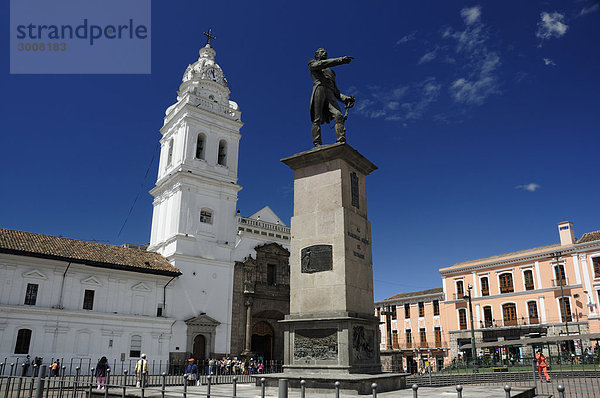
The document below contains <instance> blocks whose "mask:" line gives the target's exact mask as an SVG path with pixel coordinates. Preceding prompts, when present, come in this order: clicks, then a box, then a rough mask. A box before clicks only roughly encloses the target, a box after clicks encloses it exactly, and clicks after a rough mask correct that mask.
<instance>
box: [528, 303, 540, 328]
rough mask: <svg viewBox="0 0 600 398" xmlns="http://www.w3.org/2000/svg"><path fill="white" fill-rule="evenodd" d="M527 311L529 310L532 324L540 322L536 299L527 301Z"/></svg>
mask: <svg viewBox="0 0 600 398" xmlns="http://www.w3.org/2000/svg"><path fill="white" fill-rule="evenodd" d="M527 311H528V312H529V323H530V324H535V323H540V320H539V319H538V310H537V303H536V302H535V301H529V302H528V303H527Z"/></svg>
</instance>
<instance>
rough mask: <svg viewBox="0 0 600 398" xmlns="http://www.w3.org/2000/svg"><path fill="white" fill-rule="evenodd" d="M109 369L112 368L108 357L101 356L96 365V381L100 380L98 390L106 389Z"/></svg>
mask: <svg viewBox="0 0 600 398" xmlns="http://www.w3.org/2000/svg"><path fill="white" fill-rule="evenodd" d="M108 369H110V365H109V364H108V359H106V357H102V358H100V360H99V361H98V364H97V365H96V371H95V374H94V375H95V376H96V381H97V382H98V388H97V389H98V390H104V389H106V375H107V373H108Z"/></svg>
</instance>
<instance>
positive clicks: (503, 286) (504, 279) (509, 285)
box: [500, 273, 515, 293]
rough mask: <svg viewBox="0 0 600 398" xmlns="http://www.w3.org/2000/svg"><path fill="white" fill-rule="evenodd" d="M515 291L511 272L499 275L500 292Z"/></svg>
mask: <svg viewBox="0 0 600 398" xmlns="http://www.w3.org/2000/svg"><path fill="white" fill-rule="evenodd" d="M514 291H515V288H514V287H513V277H512V274H509V273H505V274H501V275H500V293H512V292H514Z"/></svg>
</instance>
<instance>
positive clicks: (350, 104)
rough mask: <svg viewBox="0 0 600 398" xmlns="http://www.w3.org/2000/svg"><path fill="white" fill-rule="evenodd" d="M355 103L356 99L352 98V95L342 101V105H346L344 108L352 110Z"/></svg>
mask: <svg viewBox="0 0 600 398" xmlns="http://www.w3.org/2000/svg"><path fill="white" fill-rule="evenodd" d="M355 102H356V98H354V96H353V95H351V96H349V97H346V98H345V99H344V105H346V108H352V107H353V106H354V103H355Z"/></svg>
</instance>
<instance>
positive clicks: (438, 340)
mask: <svg viewBox="0 0 600 398" xmlns="http://www.w3.org/2000/svg"><path fill="white" fill-rule="evenodd" d="M433 332H434V335H435V346H436V347H441V346H442V329H440V327H439V326H436V327H435V328H434V329H433Z"/></svg>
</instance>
